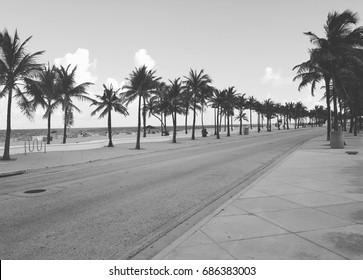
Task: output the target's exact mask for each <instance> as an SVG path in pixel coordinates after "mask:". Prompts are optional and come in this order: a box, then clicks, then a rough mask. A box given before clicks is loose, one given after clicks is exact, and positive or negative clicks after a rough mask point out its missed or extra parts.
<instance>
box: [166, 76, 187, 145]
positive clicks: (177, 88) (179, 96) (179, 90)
mask: <svg viewBox="0 0 363 280" xmlns="http://www.w3.org/2000/svg"><path fill="white" fill-rule="evenodd" d="M168 93H169V100H170V112H171V116H172V118H173V141H172V142H173V143H176V117H177V114H182V113H183V112H184V103H183V87H182V84H181V81H180V78H177V79H174V80H173V81H170V87H169V92H168Z"/></svg>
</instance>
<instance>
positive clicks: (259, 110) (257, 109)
mask: <svg viewBox="0 0 363 280" xmlns="http://www.w3.org/2000/svg"><path fill="white" fill-rule="evenodd" d="M253 110H254V111H255V112H256V113H257V132H258V133H260V132H261V126H260V125H261V124H260V117H261V114H262V111H263V109H262V104H261V102H259V101H258V100H256V101H255V102H254V108H253Z"/></svg>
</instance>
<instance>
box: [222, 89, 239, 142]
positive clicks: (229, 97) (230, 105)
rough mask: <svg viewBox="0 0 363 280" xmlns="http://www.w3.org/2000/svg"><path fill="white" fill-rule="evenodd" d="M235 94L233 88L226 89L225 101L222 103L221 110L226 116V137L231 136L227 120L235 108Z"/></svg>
mask: <svg viewBox="0 0 363 280" xmlns="http://www.w3.org/2000/svg"><path fill="white" fill-rule="evenodd" d="M236 92H237V90H236V89H235V88H234V87H228V88H227V89H226V95H225V100H224V102H223V108H224V110H225V113H226V116H227V136H231V133H230V125H229V119H230V116H231V115H232V114H233V109H234V107H235V102H236Z"/></svg>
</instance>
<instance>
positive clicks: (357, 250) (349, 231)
mask: <svg viewBox="0 0 363 280" xmlns="http://www.w3.org/2000/svg"><path fill="white" fill-rule="evenodd" d="M298 235H299V236H301V237H303V238H305V239H307V240H310V241H312V242H314V243H316V244H319V245H321V246H323V247H325V248H328V249H330V250H331V251H333V252H336V253H339V254H340V255H342V256H344V257H346V258H349V259H357V260H362V259H363V225H351V226H346V227H338V228H328V229H322V230H316V231H309V232H303V233H299V234H298Z"/></svg>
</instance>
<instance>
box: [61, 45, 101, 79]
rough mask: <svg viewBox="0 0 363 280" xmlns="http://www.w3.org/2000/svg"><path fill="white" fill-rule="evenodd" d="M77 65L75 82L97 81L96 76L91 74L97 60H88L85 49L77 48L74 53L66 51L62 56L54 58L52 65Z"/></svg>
mask: <svg viewBox="0 0 363 280" xmlns="http://www.w3.org/2000/svg"><path fill="white" fill-rule="evenodd" d="M69 64H71V67H72V68H73V67H75V66H77V71H76V82H77V84H80V83H85V82H91V83H94V82H96V81H97V76H95V75H94V74H92V72H91V70H95V69H96V64H97V60H96V59H94V60H93V61H92V62H90V58H89V51H88V50H87V49H81V48H79V49H77V51H76V52H75V53H73V54H72V53H67V54H66V55H65V56H64V57H61V58H56V59H54V65H56V66H58V67H59V66H63V67H67V66H68V65H69Z"/></svg>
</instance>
